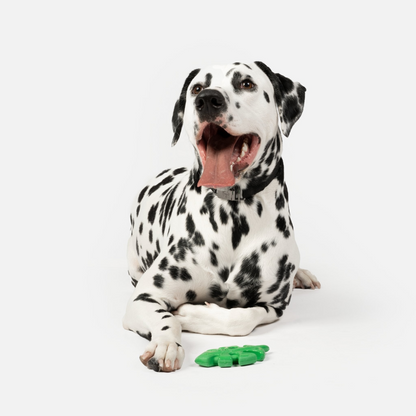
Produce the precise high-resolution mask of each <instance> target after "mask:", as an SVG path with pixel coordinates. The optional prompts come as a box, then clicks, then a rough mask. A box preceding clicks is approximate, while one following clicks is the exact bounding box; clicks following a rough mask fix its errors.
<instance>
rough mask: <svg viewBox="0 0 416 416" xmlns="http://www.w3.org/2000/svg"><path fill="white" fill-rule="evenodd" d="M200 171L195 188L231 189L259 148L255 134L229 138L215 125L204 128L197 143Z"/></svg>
mask: <svg viewBox="0 0 416 416" xmlns="http://www.w3.org/2000/svg"><path fill="white" fill-rule="evenodd" d="M197 147H198V151H199V155H200V156H201V161H202V165H203V167H204V170H203V172H202V176H201V179H200V180H199V182H198V186H207V187H210V188H222V187H229V186H233V185H234V184H235V182H236V179H239V178H240V177H241V175H242V173H243V172H244V171H245V170H246V169H247V168H248V167H249V166H250V165H251V163H252V162H253V160H254V158H255V157H256V155H257V151H258V149H259V147H260V138H259V136H257V135H255V134H251V133H250V134H243V135H241V136H232V135H231V134H229V133H228V132H227V131H226V130H224V129H223V128H221V127H220V126H217V125H216V124H208V125H207V126H206V127H205V129H204V131H203V133H202V136H201V139H200V140H199V141H198V143H197Z"/></svg>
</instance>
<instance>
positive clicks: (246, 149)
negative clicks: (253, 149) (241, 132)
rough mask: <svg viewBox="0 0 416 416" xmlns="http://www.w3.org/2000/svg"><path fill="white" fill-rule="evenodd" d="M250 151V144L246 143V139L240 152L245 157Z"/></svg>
mask: <svg viewBox="0 0 416 416" xmlns="http://www.w3.org/2000/svg"><path fill="white" fill-rule="evenodd" d="M247 151H248V144H247V143H246V141H245V140H244V143H243V145H242V146H241V153H240V157H244V156H245V154H246V153H247Z"/></svg>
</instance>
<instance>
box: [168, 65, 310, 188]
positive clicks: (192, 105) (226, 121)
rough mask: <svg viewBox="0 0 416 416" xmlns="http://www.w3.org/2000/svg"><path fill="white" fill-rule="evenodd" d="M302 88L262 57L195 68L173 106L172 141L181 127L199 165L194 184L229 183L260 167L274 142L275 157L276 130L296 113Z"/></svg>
mask: <svg viewBox="0 0 416 416" xmlns="http://www.w3.org/2000/svg"><path fill="white" fill-rule="evenodd" d="M305 91H306V89H305V88H304V87H303V86H302V85H300V84H299V83H294V82H292V81H291V80H290V79H288V78H286V77H284V76H282V75H280V74H275V73H273V72H272V71H271V70H270V68H269V67H268V66H266V65H265V64H263V63H262V62H255V63H252V64H249V65H245V64H239V63H236V64H232V65H226V66H213V67H210V68H206V69H203V70H199V69H197V70H194V71H192V72H191V73H190V74H189V76H188V78H187V79H186V81H185V83H184V86H183V88H182V92H181V95H180V97H179V100H178V101H177V102H176V105H175V109H174V112H173V117H172V124H173V130H174V137H173V141H172V145H174V144H176V142H177V141H178V139H179V136H180V134H181V130H182V127H183V128H184V129H185V131H186V133H187V134H188V136H189V138H190V140H191V143H192V144H193V146H194V147H195V149H196V151H197V152H196V153H197V155H198V157H199V158H200V161H201V163H202V166H203V172H202V176H201V178H200V180H199V182H198V186H201V185H202V186H207V187H210V188H222V187H231V186H234V185H235V184H236V183H237V182H239V181H240V180H241V179H242V178H243V177H245V176H250V177H253V176H254V175H253V172H259V173H260V172H261V171H262V169H259V165H260V164H261V163H264V161H265V158H266V151H269V150H270V147H271V146H270V145H271V143H272V142H273V141H276V142H277V147H276V146H274V147H276V148H277V150H276V151H275V152H274V155H273V159H274V160H277V159H278V158H279V157H280V149H281V146H280V144H281V143H280V142H281V137H282V134H281V133H283V134H284V135H285V136H288V135H289V133H290V130H291V128H292V126H293V125H294V124H295V122H296V121H297V120H298V119H299V117H300V116H301V114H302V111H303V104H304V101H305ZM269 159H270V158H269ZM270 165H271V161H269V166H270ZM249 172H252V174H251V175H250V174H249ZM262 174H263V175H264V172H262Z"/></svg>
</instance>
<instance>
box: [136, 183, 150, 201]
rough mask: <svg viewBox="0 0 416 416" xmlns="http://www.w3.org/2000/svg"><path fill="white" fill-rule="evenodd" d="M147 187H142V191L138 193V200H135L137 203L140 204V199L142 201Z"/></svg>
mask: <svg viewBox="0 0 416 416" xmlns="http://www.w3.org/2000/svg"><path fill="white" fill-rule="evenodd" d="M148 188H149V187H148V186H146V187H144V188H143V189H142V191H141V192H140V194H139V199H138V200H137V202H138V203H139V204H140V202H142V199H143V197H144V195H145V194H146V191H147V190H148Z"/></svg>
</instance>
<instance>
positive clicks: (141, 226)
mask: <svg viewBox="0 0 416 416" xmlns="http://www.w3.org/2000/svg"><path fill="white" fill-rule="evenodd" d="M142 232H143V223H142V222H141V223H140V226H139V234H140V235H142Z"/></svg>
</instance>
